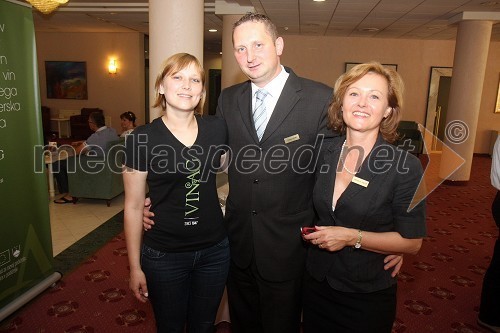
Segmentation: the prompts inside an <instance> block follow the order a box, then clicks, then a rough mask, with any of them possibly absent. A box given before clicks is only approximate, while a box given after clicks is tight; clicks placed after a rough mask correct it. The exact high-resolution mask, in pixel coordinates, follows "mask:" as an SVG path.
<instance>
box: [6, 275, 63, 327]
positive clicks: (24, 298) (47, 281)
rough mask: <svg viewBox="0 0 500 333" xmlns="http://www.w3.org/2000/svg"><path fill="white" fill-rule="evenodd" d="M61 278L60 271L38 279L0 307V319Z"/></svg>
mask: <svg viewBox="0 0 500 333" xmlns="http://www.w3.org/2000/svg"><path fill="white" fill-rule="evenodd" d="M61 278H62V274H61V273H60V272H54V273H52V274H51V275H49V276H48V277H46V278H45V279H44V280H42V281H40V282H39V283H38V284H37V285H36V286H34V287H33V288H31V289H30V290H28V291H27V292H25V293H24V294H22V295H21V296H20V297H18V298H16V299H15V300H14V301H12V302H11V303H9V304H7V305H6V306H4V307H3V308H1V309H0V321H2V320H4V319H5V318H7V317H8V316H10V315H11V314H12V313H14V312H15V311H17V310H19V309H20V308H21V307H22V306H23V305H25V304H26V303H28V302H29V301H31V300H32V299H33V298H35V297H37V296H38V295H39V294H41V293H42V292H43V291H45V289H47V288H49V287H50V286H52V285H53V284H54V283H56V282H57V281H59V280H60V279H61Z"/></svg>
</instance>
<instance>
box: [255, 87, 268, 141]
mask: <svg viewBox="0 0 500 333" xmlns="http://www.w3.org/2000/svg"><path fill="white" fill-rule="evenodd" d="M267 95H268V92H267V91H265V90H264V89H259V90H257V91H256V92H255V108H254V110H253V123H254V125H255V130H256V131H257V137H258V138H259V141H260V140H261V139H262V135H264V130H265V129H266V126H265V125H264V124H265V122H266V118H267V116H266V105H265V104H264V99H266V96H267Z"/></svg>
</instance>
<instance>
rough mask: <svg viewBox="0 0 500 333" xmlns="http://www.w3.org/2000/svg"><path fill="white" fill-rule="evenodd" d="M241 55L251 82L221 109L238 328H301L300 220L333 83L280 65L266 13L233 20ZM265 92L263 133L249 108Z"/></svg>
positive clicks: (307, 207) (230, 93)
mask: <svg viewBox="0 0 500 333" xmlns="http://www.w3.org/2000/svg"><path fill="white" fill-rule="evenodd" d="M233 45H234V53H235V57H236V60H237V61H238V64H239V66H240V68H241V69H242V71H243V72H244V73H245V74H246V75H247V76H248V77H249V79H250V81H247V82H244V83H241V84H237V85H234V86H232V87H229V88H227V89H225V90H223V91H222V93H221V95H220V97H219V102H218V107H217V114H218V115H219V116H221V117H223V118H224V119H225V120H226V123H227V125H228V134H229V136H228V137H229V146H230V148H231V156H230V160H231V161H230V164H229V170H228V176H229V188H230V190H229V196H228V198H227V201H226V218H225V223H226V226H227V230H228V233H229V240H230V245H231V258H232V263H231V269H230V273H229V278H228V282H227V291H228V300H229V309H230V315H231V324H232V327H233V330H234V332H249V333H250V332H252V333H255V332H273V333H276V332H283V333H285V332H286V333H293V332H299V328H300V312H301V296H300V294H301V285H302V275H303V272H304V265H305V255H306V248H305V245H304V243H303V241H302V239H301V236H300V227H301V226H309V225H313V223H314V210H313V207H312V201H311V193H312V188H313V184H314V173H313V172H312V171H313V170H314V157H313V155H314V146H315V145H318V144H320V143H321V140H320V138H319V137H318V133H321V132H326V112H327V108H328V102H329V100H330V98H331V96H332V89H331V88H330V87H328V86H326V85H324V84H321V83H318V82H314V81H311V80H307V79H304V78H300V77H298V76H297V75H295V73H294V72H293V71H292V70H291V69H290V68H284V67H283V66H282V65H281V64H280V55H281V53H282V51H283V46H284V42H283V39H282V38H281V37H278V35H277V30H276V27H275V26H274V24H273V23H272V22H271V21H270V20H269V18H267V17H266V16H264V15H260V14H247V15H245V16H243V17H242V18H241V19H240V20H239V21H238V22H236V23H235V26H234V27H233ZM259 89H264V90H265V91H266V93H267V95H266V97H265V99H264V104H265V108H266V110H265V111H266V112H265V114H264V115H263V117H265V118H266V122H265V123H264V127H265V130H263V133H262V134H261V135H262V137H261V138H260V139H259V135H258V131H257V127H258V126H257V121H255V120H254V119H253V118H254V117H253V115H252V110H254V109H255V108H256V104H257V103H258V101H257V98H256V92H257V90H259Z"/></svg>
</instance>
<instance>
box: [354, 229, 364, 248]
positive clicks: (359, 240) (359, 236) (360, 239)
mask: <svg viewBox="0 0 500 333" xmlns="http://www.w3.org/2000/svg"><path fill="white" fill-rule="evenodd" d="M362 240H363V232H362V231H361V229H359V230H358V239H357V240H356V243H355V244H354V248H355V249H360V248H361V241H362Z"/></svg>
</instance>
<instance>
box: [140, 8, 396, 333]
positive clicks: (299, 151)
mask: <svg viewBox="0 0 500 333" xmlns="http://www.w3.org/2000/svg"><path fill="white" fill-rule="evenodd" d="M233 47H234V54H235V58H236V60H237V61H238V64H239V66H240V68H241V70H242V71H243V72H244V73H245V74H246V75H247V76H248V78H249V79H250V80H249V81H246V82H243V83H240V84H237V85H234V86H232V87H229V88H226V89H224V90H223V91H222V93H221V95H220V97H219V101H218V106H217V115H218V116H220V117H222V118H224V119H225V120H226V123H227V127H228V139H229V147H230V152H229V155H230V156H229V157H228V158H229V159H230V162H229V170H228V176H229V188H230V190H229V196H228V198H227V201H226V215H225V224H226V227H227V230H228V234H229V241H230V247H231V259H232V261H231V268H230V272H229V277H228V281H227V291H228V301H229V311H230V316H231V327H232V331H233V332H235V333H241V332H244V333H260V332H272V333H280V332H282V333H298V332H299V331H300V318H301V310H302V302H301V287H302V277H303V274H304V270H305V257H306V245H305V242H303V241H302V238H301V234H300V227H302V226H311V225H313V224H314V220H315V213H314V210H313V206H312V199H311V198H312V189H313V185H314V167H315V162H316V161H315V156H314V155H315V154H314V152H315V150H316V149H318V148H319V145H321V142H322V137H323V135H324V134H326V133H329V134H327V135H330V136H331V135H332V133H331V132H329V131H328V130H327V129H326V114H327V109H328V105H329V101H330V98H331V97H332V89H331V88H330V87H328V86H326V85H324V84H321V83H318V82H315V81H311V80H308V79H305V78H301V77H298V76H297V75H296V74H295V73H294V72H293V71H292V70H291V69H290V68H285V67H283V66H282V65H281V63H280V56H281V54H282V52H283V47H284V41H283V39H282V38H281V37H278V33H277V29H276V26H275V25H274V24H273V23H272V22H271V21H270V19H269V18H268V17H267V16H265V15H261V14H247V15H245V16H243V17H242V18H241V19H240V20H239V21H237V22H236V23H235V25H234V27H233ZM259 90H262V91H263V92H262V91H261V92H258V91H259ZM262 109H264V111H263V112H259V111H262ZM148 203H149V202H148V201H147V202H146V205H147V204H148ZM148 216H151V215H150V213H148V212H147V211H145V224H144V227H145V230H147V229H149V228H150V227H151V226H150V225H151V224H152V222H151V221H150V220H149V219H148ZM398 262H400V259H399V258H398V259H397V260H394V261H392V262H391V263H390V264H388V265H389V266H391V267H392V266H394V265H396V267H399V264H398ZM386 266H387V265H386Z"/></svg>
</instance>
